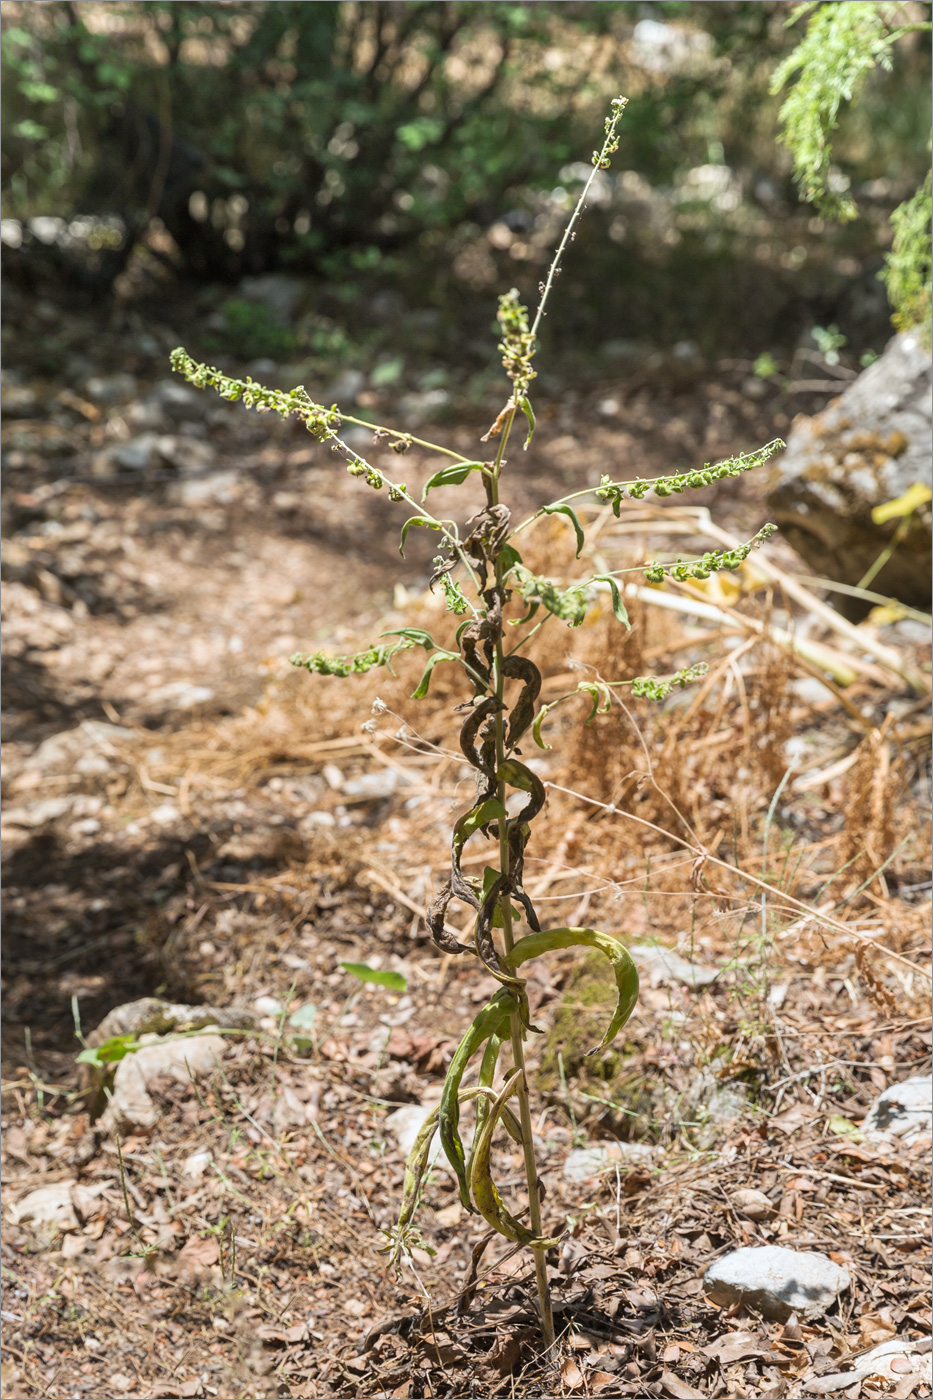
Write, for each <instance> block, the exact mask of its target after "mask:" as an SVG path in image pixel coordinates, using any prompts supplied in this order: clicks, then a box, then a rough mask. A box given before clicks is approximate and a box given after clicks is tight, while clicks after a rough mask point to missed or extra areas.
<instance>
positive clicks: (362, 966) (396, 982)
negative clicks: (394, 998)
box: [340, 962, 408, 992]
mask: <svg viewBox="0 0 933 1400" xmlns="http://www.w3.org/2000/svg"><path fill="white" fill-rule="evenodd" d="M340 966H341V967H342V968H343V970H344V972H349V973H350V975H351V977H358V978H359V980H360V981H361V982H374V983H375V984H376V986H377V987H388V989H389V990H390V991H392V992H404V990H405V988H406V987H407V986H408V981H407V979H406V978H404V977H403V976H402V974H401V973H400V972H383V971H382V970H381V969H380V968H377V967H369V966H368V965H367V964H366V963H353V962H342V963H341V964H340Z"/></svg>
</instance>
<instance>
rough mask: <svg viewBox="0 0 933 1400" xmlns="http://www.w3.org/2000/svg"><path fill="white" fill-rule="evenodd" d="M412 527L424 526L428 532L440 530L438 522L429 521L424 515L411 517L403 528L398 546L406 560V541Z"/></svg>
mask: <svg viewBox="0 0 933 1400" xmlns="http://www.w3.org/2000/svg"><path fill="white" fill-rule="evenodd" d="M412 525H423V526H424V528H425V529H426V530H439V529H440V528H441V525H440V522H439V521H437V520H427V519H426V518H425V517H424V516H423V515H410V516H409V517H408V519H407V520H406V521H405V524H404V525H403V526H402V534H401V538H400V540H399V544H398V552H399V554H400V555H401V556H402V558H403V559H404V558H405V541H406V540H407V539H408V532H409V530H410V529H411V527H412Z"/></svg>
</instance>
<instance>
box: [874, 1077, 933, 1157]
mask: <svg viewBox="0 0 933 1400" xmlns="http://www.w3.org/2000/svg"><path fill="white" fill-rule="evenodd" d="M862 1131H863V1133H865V1134H866V1135H867V1136H870V1137H873V1138H879V1137H896V1138H900V1139H901V1140H902V1141H903V1143H904V1145H905V1146H908V1147H909V1146H910V1144H911V1143H912V1142H916V1141H917V1139H918V1138H921V1137H929V1135H930V1133H931V1131H933V1076H931V1075H926V1076H919V1077H917V1078H915V1079H904V1080H902V1081H901V1083H900V1084H892V1085H891V1087H890V1089H885V1091H884V1093H883V1094H881V1095H880V1097H879V1098H877V1099H876V1100H875V1102H874V1103H873V1104H872V1106H871V1108H870V1109H869V1111H868V1117H867V1118H866V1119H865V1121H864V1123H863V1124H862Z"/></svg>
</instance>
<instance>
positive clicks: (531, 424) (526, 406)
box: [518, 398, 535, 452]
mask: <svg viewBox="0 0 933 1400" xmlns="http://www.w3.org/2000/svg"><path fill="white" fill-rule="evenodd" d="M518 406H519V408H520V409H521V411H522V413H524V415H525V417H526V418H527V419H528V436H527V437H526V438H525V445H524V447H523V448H522V451H523V452H527V451H528V449H529V447H530V446H531V439H532V437H533V436H534V431H535V415H534V410H533V408H532V407H531V403H530V401H529V400H528V399H527V398H521V399H519V401H518Z"/></svg>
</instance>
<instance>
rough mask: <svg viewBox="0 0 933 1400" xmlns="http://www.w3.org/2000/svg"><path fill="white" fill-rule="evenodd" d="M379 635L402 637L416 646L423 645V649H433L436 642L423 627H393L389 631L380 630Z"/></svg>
mask: <svg viewBox="0 0 933 1400" xmlns="http://www.w3.org/2000/svg"><path fill="white" fill-rule="evenodd" d="M379 635H380V637H404V638H405V640H406V641H409V642H413V643H414V645H415V646H416V647H424V649H425V651H433V650H434V648H435V647H436V646H437V642H436V641H435V640H434V638H433V637H432V636H431V633H430V632H425V630H424V628H423V627H393V628H392V630H391V631H390V632H380V633H379Z"/></svg>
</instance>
